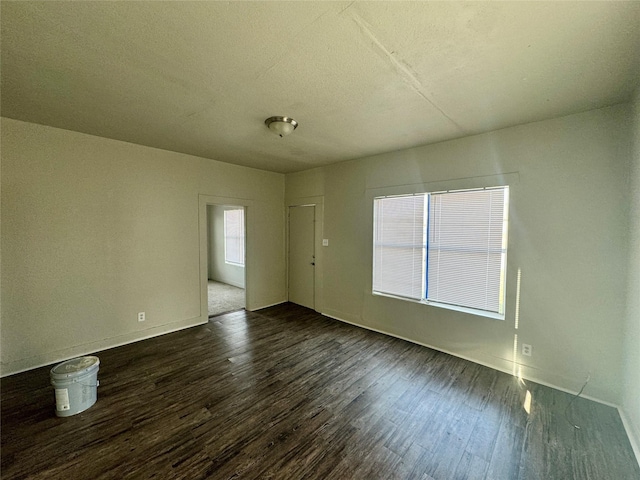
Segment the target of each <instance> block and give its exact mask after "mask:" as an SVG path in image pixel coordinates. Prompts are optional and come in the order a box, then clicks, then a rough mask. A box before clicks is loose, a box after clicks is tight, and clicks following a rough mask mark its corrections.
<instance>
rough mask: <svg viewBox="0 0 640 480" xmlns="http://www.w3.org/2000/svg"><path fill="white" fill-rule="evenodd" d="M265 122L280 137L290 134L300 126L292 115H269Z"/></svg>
mask: <svg viewBox="0 0 640 480" xmlns="http://www.w3.org/2000/svg"><path fill="white" fill-rule="evenodd" d="M264 123H265V125H266V126H267V127H269V130H271V131H272V132H273V133H275V134H276V135H279V136H280V137H285V136H287V135H289V134H290V133H291V132H293V131H294V130H295V129H296V127H297V126H298V122H296V121H295V120H294V119H293V118H291V117H269V118H267V119H266V120H265V121H264Z"/></svg>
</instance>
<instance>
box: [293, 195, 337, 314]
mask: <svg viewBox="0 0 640 480" xmlns="http://www.w3.org/2000/svg"><path fill="white" fill-rule="evenodd" d="M312 205H313V206H314V207H316V212H315V228H314V232H315V238H314V250H315V255H316V268H315V272H314V275H315V278H314V292H313V293H314V307H315V308H314V309H315V311H316V312H319V313H322V310H323V308H324V288H323V286H324V282H323V279H324V275H323V269H324V251H323V248H328V247H323V246H322V239H323V238H324V221H323V220H324V196H314V197H298V198H292V199H289V200H288V201H287V202H286V205H285V211H284V214H285V218H286V222H285V230H286V231H285V244H286V245H285V248H286V250H285V259H286V260H285V261H286V268H287V298H289V207H303V206H312Z"/></svg>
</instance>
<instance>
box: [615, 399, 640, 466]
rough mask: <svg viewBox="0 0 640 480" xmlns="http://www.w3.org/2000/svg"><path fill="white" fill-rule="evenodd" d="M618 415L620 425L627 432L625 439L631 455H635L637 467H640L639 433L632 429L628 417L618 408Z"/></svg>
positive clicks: (632, 426)
mask: <svg viewBox="0 0 640 480" xmlns="http://www.w3.org/2000/svg"><path fill="white" fill-rule="evenodd" d="M618 413H619V414H620V419H621V420H622V425H624V429H625V430H626V432H627V438H628V439H629V443H630V444H631V448H633V453H635V455H636V460H637V462H638V466H640V431H638V429H636V428H634V425H633V423H632V422H631V421H630V420H629V417H627V414H626V413H625V411H624V409H623V408H622V407H618Z"/></svg>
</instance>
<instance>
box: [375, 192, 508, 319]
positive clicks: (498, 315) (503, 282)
mask: <svg viewBox="0 0 640 480" xmlns="http://www.w3.org/2000/svg"><path fill="white" fill-rule="evenodd" d="M425 186H426V185H425ZM494 189H504V190H505V196H504V210H503V214H502V223H503V229H502V255H501V266H500V285H499V287H498V288H499V289H500V290H501V292H499V293H498V295H499V298H500V300H499V305H500V307H499V311H498V312H494V311H490V310H482V309H480V308H474V307H467V306H462V305H455V304H449V303H443V302H438V301H435V300H429V299H428V298H427V297H428V295H429V294H428V275H429V263H428V262H429V248H428V245H429V243H428V239H427V242H425V246H424V251H425V255H424V265H423V272H424V276H425V281H424V289H423V292H422V298H420V299H418V298H414V297H410V296H402V295H396V294H393V293H387V292H382V291H376V290H375V289H374V285H375V283H376V280H375V275H376V228H377V227H376V224H377V221H378V219H377V215H376V204H375V201H376V200H378V199H385V198H394V197H415V196H424V197H426V202H425V203H426V204H427V205H429V204H430V201H431V197H430V196H431V195H436V194H438V195H440V194H446V193H459V192H469V191H486V190H494ZM385 190H387V191H388V190H389V189H385ZM425 190H426V189H424V190H422V191H419V189H416V190H414V192H412V193H395V192H393V193H391V192H389V193H387V194H386V195H373V196H372V197H370V198H372V199H373V238H372V240H373V241H372V247H373V255H372V260H373V264H372V289H371V291H372V294H373V295H375V296H381V297H388V298H395V299H399V300H404V301H409V302H412V303H419V304H423V305H429V306H435V307H439V308H444V309H447V310H453V311H458V312H463V313H469V314H472V315H477V316H482V317H488V318H492V319H496V320H504V319H505V318H506V309H507V301H506V300H507V268H508V262H507V254H508V245H509V210H510V201H511V198H510V197H511V196H512V189H511V186H510V185H509V184H498V185H491V186H489V185H487V186H478V187H471V188H451V189H447V190H444V189H431V190H429V191H425ZM381 193H382V192H381ZM385 193H386V192H385ZM429 210H430V208H429V206H427V210H426V212H425V215H424V222H423V223H424V224H426V226H427V236H428V228H429V227H428V226H429V223H430V218H429V213H430V212H429Z"/></svg>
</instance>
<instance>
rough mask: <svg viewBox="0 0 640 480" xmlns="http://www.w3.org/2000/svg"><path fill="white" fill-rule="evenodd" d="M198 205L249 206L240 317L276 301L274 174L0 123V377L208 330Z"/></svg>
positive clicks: (280, 254)
mask: <svg viewBox="0 0 640 480" xmlns="http://www.w3.org/2000/svg"><path fill="white" fill-rule="evenodd" d="M199 195H215V196H218V197H227V198H241V199H245V200H243V201H247V200H246V199H249V200H250V201H251V202H252V205H253V206H252V210H251V215H250V216H248V222H249V231H251V232H253V234H254V235H253V238H249V239H248V242H249V244H248V249H252V252H253V255H252V256H251V257H250V262H251V263H249V264H248V265H247V273H248V276H247V284H248V285H251V286H252V288H251V292H248V293H250V295H248V303H249V304H248V307H249V308H258V307H261V306H265V305H269V304H273V303H278V302H281V301H283V300H285V299H286V291H285V289H286V284H285V259H284V247H283V245H284V215H283V204H284V176H283V175H281V174H276V173H269V172H264V171H261V170H254V169H250V168H245V167H238V166H234V165H229V164H224V163H220V162H215V161H212V160H206V159H202V158H198V157H192V156H189V155H184V154H179V153H173V152H168V151H164V150H158V149H153V148H148V147H142V146H138V145H133V144H129V143H124V142H120V141H115V140H108V139H104V138H100V137H94V136H90V135H85V134H80V133H76V132H71V131H67V130H60V129H56V128H51V127H44V126H40V125H35V124H30V123H24V122H19V121H15V120H9V119H2V222H3V224H2V373H3V374H7V373H12V372H15V371H19V370H23V369H27V368H33V367H35V366H37V365H42V364H46V363H50V362H53V361H57V360H60V359H63V358H69V357H71V356H74V355H78V354H83V353H86V352H90V351H96V350H99V349H103V348H108V347H110V346H113V345H117V344H120V343H126V342H131V341H135V340H139V339H141V338H145V337H147V336H152V335H158V334H161V333H165V332H168V331H171V330H175V329H178V328H183V327H186V326H190V325H194V324H197V323H201V322H204V321H206V318H207V315H206V311H204V312H203V311H202V302H201V295H202V288H201V287H202V285H201V276H200V269H201V265H200V241H201V239H200V230H199V228H200V227H199V208H200V207H199ZM205 268H206V264H205ZM205 291H206V289H205ZM205 304H206V302H205ZM142 311H144V312H146V321H145V322H144V323H139V322H138V321H137V312H142Z"/></svg>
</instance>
